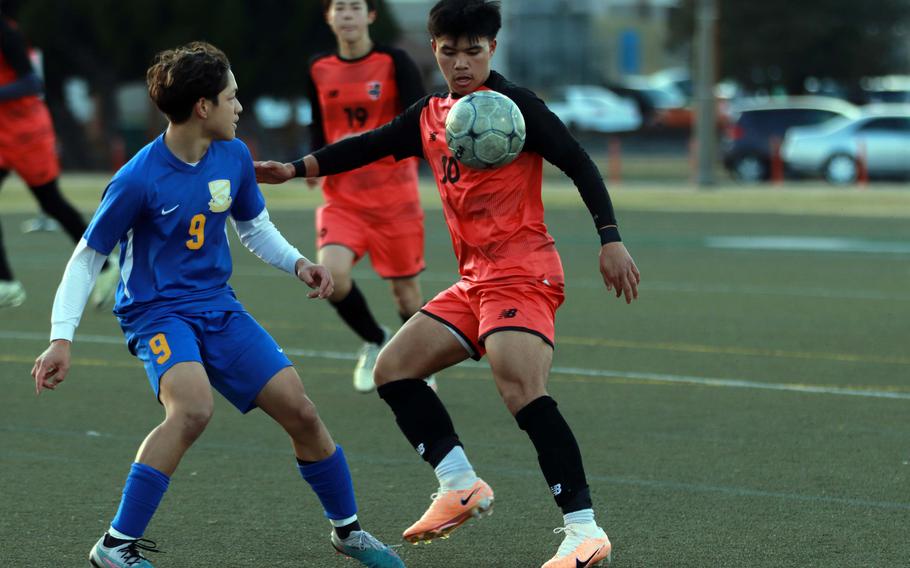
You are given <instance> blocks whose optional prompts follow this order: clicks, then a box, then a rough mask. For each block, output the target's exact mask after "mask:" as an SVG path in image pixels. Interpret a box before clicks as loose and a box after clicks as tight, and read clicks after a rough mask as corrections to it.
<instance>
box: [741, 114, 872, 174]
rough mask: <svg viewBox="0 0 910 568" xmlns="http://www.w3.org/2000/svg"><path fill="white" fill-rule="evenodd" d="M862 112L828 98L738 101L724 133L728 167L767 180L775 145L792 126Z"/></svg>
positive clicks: (810, 123)
mask: <svg viewBox="0 0 910 568" xmlns="http://www.w3.org/2000/svg"><path fill="white" fill-rule="evenodd" d="M860 115H861V111H860V109H859V107H856V106H854V105H852V104H850V103H848V102H845V101H842V100H839V99H834V98H827V97H789V98H787V99H781V100H774V101H752V102H748V101H747V102H744V103H738V104H737V105H736V108H735V109H733V110H732V112H731V119H730V124H729V125H728V126H727V128H726V130H725V134H724V139H723V156H724V166H725V167H726V168H727V170H728V171H729V172H730V174H731V175H732V176H733V177H734V178H736V179H739V180H741V181H746V182H758V181H763V180H767V179H769V178H770V176H771V159H772V152H773V151H774V147H775V145H776V144H779V143H780V142H782V141H783V139H784V135H785V134H786V133H787V131H788V130H789V129H790V128H792V127H794V126H810V125H817V124H822V123H824V122H827V121H829V120H831V119H832V118H856V117H859V116H860Z"/></svg>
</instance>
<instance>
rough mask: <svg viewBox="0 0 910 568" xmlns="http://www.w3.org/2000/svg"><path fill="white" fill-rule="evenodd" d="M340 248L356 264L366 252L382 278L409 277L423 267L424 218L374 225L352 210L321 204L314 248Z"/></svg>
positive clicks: (415, 274)
mask: <svg viewBox="0 0 910 568" xmlns="http://www.w3.org/2000/svg"><path fill="white" fill-rule="evenodd" d="M326 245H340V246H343V247H345V248H348V249H351V250H352V251H353V252H354V256H355V260H354V262H357V261H359V260H360V259H361V258H363V256H364V255H365V254H367V253H369V255H370V263H371V264H372V266H373V270H375V271H376V274H378V275H379V276H381V277H382V278H411V277H414V276H417V275H418V274H420V273H421V272H423V269H424V268H426V263H425V262H424V259H423V216H422V215H421V216H420V217H418V218H414V219H407V220H405V221H399V222H375V221H374V220H372V219H368V218H366V217H365V216H364V215H362V214H360V213H358V212H357V211H355V210H352V209H346V208H344V207H337V206H332V205H323V206H321V207H319V208H318V209H317V210H316V247H317V248H320V249H321V248H322V247H324V246H326Z"/></svg>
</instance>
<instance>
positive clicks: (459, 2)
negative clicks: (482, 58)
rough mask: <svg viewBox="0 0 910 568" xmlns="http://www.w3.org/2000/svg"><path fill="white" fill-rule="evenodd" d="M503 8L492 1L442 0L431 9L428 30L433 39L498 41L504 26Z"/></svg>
mask: <svg viewBox="0 0 910 568" xmlns="http://www.w3.org/2000/svg"><path fill="white" fill-rule="evenodd" d="M499 6H500V3H499V2H498V1H491V0H439V2H437V3H436V5H435V6H433V9H432V10H430V17H429V19H428V20H427V30H428V31H429V32H430V36H431V37H441V36H449V37H451V38H454V39H457V38H461V37H465V38H468V39H469V40H470V41H474V40H476V39H478V38H487V39H491V40H492V39H496V34H497V33H498V32H499V28H501V27H502V15H501V14H500V12H499Z"/></svg>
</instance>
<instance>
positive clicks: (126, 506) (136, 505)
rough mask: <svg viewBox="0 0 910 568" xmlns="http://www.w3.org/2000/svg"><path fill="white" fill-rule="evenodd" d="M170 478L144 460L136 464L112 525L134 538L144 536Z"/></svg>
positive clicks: (124, 488)
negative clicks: (146, 463)
mask: <svg viewBox="0 0 910 568" xmlns="http://www.w3.org/2000/svg"><path fill="white" fill-rule="evenodd" d="M170 480H171V478H170V477H168V476H167V475H165V474H163V473H161V472H160V471H158V470H157V469H155V468H153V467H150V466H147V465H145V464H144V463H138V462H136V463H134V464H133V466H132V467H131V468H130V474H129V476H127V478H126V484H125V485H124V486H123V498H122V499H121V500H120V508H119V509H118V510H117V516H116V517H114V520H113V521H111V526H112V527H113V528H114V529H116V530H117V531H118V532H120V533H123V534H125V535H129V536H131V537H133V538H141V537H142V535H143V534H145V528H146V527H147V526H148V524H149V521H151V520H152V515H154V514H155V511H156V510H157V509H158V504H159V503H161V498H162V497H164V492H165V491H167V486H168V484H169V483H170Z"/></svg>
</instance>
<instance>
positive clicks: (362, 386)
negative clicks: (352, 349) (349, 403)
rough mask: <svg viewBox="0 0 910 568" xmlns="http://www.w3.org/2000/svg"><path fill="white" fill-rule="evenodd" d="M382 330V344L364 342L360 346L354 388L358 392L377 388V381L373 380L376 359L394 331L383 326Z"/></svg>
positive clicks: (371, 390) (355, 368)
mask: <svg viewBox="0 0 910 568" xmlns="http://www.w3.org/2000/svg"><path fill="white" fill-rule="evenodd" d="M382 332H383V333H384V334H385V339H383V340H382V343H381V344H380V345H376V344H375V343H364V344H363V347H361V348H360V352H359V356H358V357H357V365H356V366H355V367H354V390H356V391H357V392H360V393H368V392H373V390H374V389H375V388H376V383H374V382H373V368H374V367H376V359H377V358H378V357H379V352H380V351H382V348H383V347H385V344H386V343H388V342H389V340H390V339H392V332H391V331H389V328H387V327H385V326H383V327H382Z"/></svg>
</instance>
